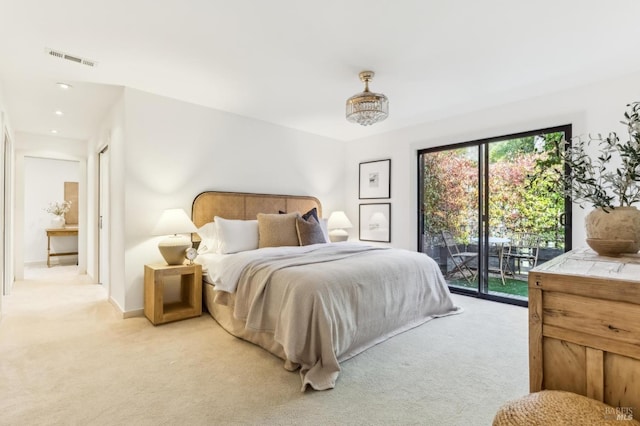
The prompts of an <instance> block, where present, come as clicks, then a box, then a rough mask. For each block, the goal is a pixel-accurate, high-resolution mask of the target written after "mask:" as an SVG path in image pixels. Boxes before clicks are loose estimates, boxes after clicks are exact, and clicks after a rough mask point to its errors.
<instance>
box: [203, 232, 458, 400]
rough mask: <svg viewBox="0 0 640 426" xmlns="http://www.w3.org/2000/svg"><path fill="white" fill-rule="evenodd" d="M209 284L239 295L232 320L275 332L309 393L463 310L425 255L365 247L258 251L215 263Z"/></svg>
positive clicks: (347, 245) (330, 384)
mask: <svg viewBox="0 0 640 426" xmlns="http://www.w3.org/2000/svg"><path fill="white" fill-rule="evenodd" d="M216 263H217V266H215V265H213V264H212V267H213V268H214V269H215V271H214V273H213V274H212V273H210V276H209V279H210V280H213V281H214V282H215V286H216V290H222V291H228V292H235V293H236V294H235V305H234V307H233V315H234V317H235V318H236V319H239V320H242V321H245V327H246V329H248V330H251V331H254V332H265V333H272V334H273V337H274V340H275V341H276V342H277V343H279V344H280V345H282V348H283V350H284V354H285V356H286V360H287V361H288V363H289V364H290V363H295V364H297V365H299V366H300V374H301V376H302V389H303V390H304V389H306V387H307V386H311V387H313V388H314V389H318V390H322V389H330V388H333V387H334V386H335V381H336V378H337V377H338V374H339V372H340V366H339V362H341V361H344V360H346V359H349V358H351V357H352V356H354V355H356V354H358V353H360V352H361V351H363V350H365V349H367V348H369V347H371V346H373V345H375V344H377V343H379V342H382V341H384V340H386V339H388V338H389V337H391V336H393V335H395V334H398V333H401V332H403V331H405V330H408V329H410V328H413V327H415V326H417V325H420V324H422V323H424V322H426V321H428V320H429V319H431V318H435V317H439V316H444V315H449V314H453V313H458V312H460V309H459V308H457V307H455V306H454V304H453V302H452V300H451V297H450V293H449V290H448V288H447V285H446V282H445V280H444V278H443V276H442V274H441V273H440V270H439V268H438V266H437V264H436V263H435V262H434V261H433V260H432V259H431V258H429V257H428V256H426V255H424V254H422V253H416V252H410V251H407V250H399V249H389V248H380V247H373V246H368V245H364V244H360V243H339V244H318V245H314V246H306V247H280V248H269V249H259V250H252V251H248V252H243V253H238V254H234V255H225V256H224V257H222V258H217V259H216Z"/></svg>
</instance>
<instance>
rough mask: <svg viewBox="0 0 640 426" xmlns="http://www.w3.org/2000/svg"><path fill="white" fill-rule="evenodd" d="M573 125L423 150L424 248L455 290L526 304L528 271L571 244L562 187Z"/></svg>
mask: <svg viewBox="0 0 640 426" xmlns="http://www.w3.org/2000/svg"><path fill="white" fill-rule="evenodd" d="M570 132H571V128H570V126H562V127H557V128H550V129H544V130H537V131H532V132H526V133H521V134H517V135H510V136H505V137H499V138H492V139H485V140H480V141H472V142H468V143H464V144H459V145H455V146H449V147H442V148H435V149H428V150H423V151H420V152H419V155H418V168H419V174H418V176H419V184H418V188H419V203H418V205H419V206H420V211H419V214H418V216H419V226H418V227H419V233H420V235H419V248H420V250H421V251H422V252H424V253H427V254H428V255H429V256H431V257H433V258H434V259H435V260H436V261H437V262H438V264H439V265H440V269H441V270H442V272H443V274H444V276H445V278H446V279H447V282H448V283H449V286H450V288H451V289H452V291H456V292H461V293H468V294H475V295H478V296H481V297H485V298H489V299H494V300H499V301H506V302H509V303H515V304H520V305H526V303H527V279H528V272H529V270H531V269H532V268H534V267H535V266H537V265H539V264H541V263H543V262H546V261H549V260H551V259H552V258H554V257H556V256H558V255H560V254H562V253H563V252H564V251H566V250H569V249H570V241H571V232H570V229H571V228H570V223H569V221H568V220H566V219H567V218H570V217H571V214H570V213H571V212H570V209H571V203H570V202H569V201H568V200H566V199H565V198H564V197H563V195H562V193H561V191H560V190H559V186H558V185H559V184H560V177H561V176H562V174H563V173H564V165H563V164H562V162H561V156H560V152H561V150H562V149H563V148H564V143H563V142H564V140H565V139H566V140H570V137H571V135H570Z"/></svg>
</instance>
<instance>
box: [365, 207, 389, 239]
mask: <svg viewBox="0 0 640 426" xmlns="http://www.w3.org/2000/svg"><path fill="white" fill-rule="evenodd" d="M360 241H380V242H383V243H390V242H391V203H378V204H360Z"/></svg>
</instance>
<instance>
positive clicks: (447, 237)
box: [442, 231, 478, 283]
mask: <svg viewBox="0 0 640 426" xmlns="http://www.w3.org/2000/svg"><path fill="white" fill-rule="evenodd" d="M442 239H443V240H444V243H445V245H446V246H447V251H448V252H449V256H450V257H451V260H452V261H453V268H452V269H451V270H450V271H447V272H446V273H445V278H448V277H452V276H454V275H455V274H457V273H459V274H460V275H462V277H463V278H464V279H466V280H467V281H468V282H469V283H472V282H473V281H474V280H475V279H476V271H474V270H473V269H471V267H470V266H469V262H471V261H472V260H474V259H477V258H478V253H477V252H471V251H464V252H461V251H460V250H459V249H458V245H457V244H456V242H455V240H454V239H453V235H451V232H449V231H442Z"/></svg>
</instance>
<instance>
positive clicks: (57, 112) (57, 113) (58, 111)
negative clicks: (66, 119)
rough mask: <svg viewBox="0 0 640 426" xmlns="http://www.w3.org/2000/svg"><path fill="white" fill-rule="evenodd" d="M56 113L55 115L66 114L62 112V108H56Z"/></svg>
mask: <svg viewBox="0 0 640 426" xmlns="http://www.w3.org/2000/svg"><path fill="white" fill-rule="evenodd" d="M54 114H55V115H57V116H61V115H64V112H62V111H60V110H59V109H58V110H55V111H54Z"/></svg>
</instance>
